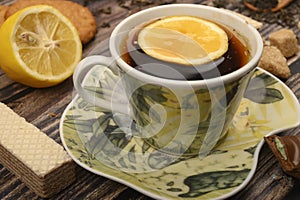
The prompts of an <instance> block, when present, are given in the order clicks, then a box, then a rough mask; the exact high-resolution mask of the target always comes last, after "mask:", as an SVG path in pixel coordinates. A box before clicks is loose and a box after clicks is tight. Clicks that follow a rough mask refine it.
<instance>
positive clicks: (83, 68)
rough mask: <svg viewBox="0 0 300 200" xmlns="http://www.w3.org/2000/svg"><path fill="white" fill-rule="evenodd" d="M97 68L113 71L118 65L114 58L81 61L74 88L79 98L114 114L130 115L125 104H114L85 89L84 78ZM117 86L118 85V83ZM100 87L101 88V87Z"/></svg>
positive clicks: (74, 75) (96, 56) (77, 69)
mask: <svg viewBox="0 0 300 200" xmlns="http://www.w3.org/2000/svg"><path fill="white" fill-rule="evenodd" d="M95 66H97V67H103V68H107V69H109V70H110V71H113V67H115V66H116V64H115V62H114V60H113V58H111V57H105V56H99V55H94V56H89V57H86V58H84V59H83V60H81V61H80V62H79V64H78V65H77V67H76V69H75V72H74V74H73V83H74V87H75V89H76V91H77V93H78V94H79V96H80V97H81V98H83V99H84V100H85V101H87V102H89V103H91V104H92V105H96V106H99V107H102V108H105V109H107V110H109V111H112V112H118V113H122V114H126V115H128V114H129V113H130V111H129V108H128V106H124V104H121V103H117V102H113V103H112V101H108V100H106V99H103V98H101V97H97V96H95V95H93V94H92V93H90V92H88V91H87V90H86V89H84V88H83V86H82V83H83V80H84V78H85V77H86V75H87V74H88V73H89V72H90V71H91V70H92V69H93V68H94V67H95ZM115 84H117V82H116V83H115ZM99 87H101V85H100V86H99ZM124 98H127V97H124Z"/></svg>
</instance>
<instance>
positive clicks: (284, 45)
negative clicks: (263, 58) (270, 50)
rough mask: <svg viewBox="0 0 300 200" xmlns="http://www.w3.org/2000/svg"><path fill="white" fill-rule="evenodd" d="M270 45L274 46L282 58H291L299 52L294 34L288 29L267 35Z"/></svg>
mask: <svg viewBox="0 0 300 200" xmlns="http://www.w3.org/2000/svg"><path fill="white" fill-rule="evenodd" d="M269 40H270V45H272V46H276V47H277V48H278V49H279V50H280V51H281V53H282V54H283V55H284V57H286V58H288V57H291V56H293V55H294V54H295V53H297V52H298V51H299V46H298V40H297V37H296V35H295V33H294V32H293V31H292V30H289V29H281V30H279V31H276V32H273V33H271V34H270V35H269Z"/></svg>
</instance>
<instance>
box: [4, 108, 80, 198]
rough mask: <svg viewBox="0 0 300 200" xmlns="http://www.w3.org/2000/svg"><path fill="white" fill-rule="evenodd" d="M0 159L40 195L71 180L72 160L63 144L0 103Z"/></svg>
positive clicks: (72, 178)
mask: <svg viewBox="0 0 300 200" xmlns="http://www.w3.org/2000/svg"><path fill="white" fill-rule="evenodd" d="M0 113H1V115H0V163H1V164H2V165H3V166H4V167H6V168H7V169H8V170H10V171H11V172H12V173H14V174H15V175H17V176H18V177H19V178H20V179H21V180H22V181H23V182H24V183H25V184H26V185H27V186H28V187H29V188H30V189H32V190H33V191H34V192H35V193H36V194H38V195H39V196H41V197H50V196H52V195H54V194H56V193H58V192H59V191H61V190H62V189H64V188H65V187H67V186H68V185H69V184H70V183H72V181H74V180H75V164H74V163H73V162H72V160H71V158H70V157H69V156H68V154H67V153H66V151H65V150H64V149H63V147H62V146H61V145H59V144H57V143H56V142H55V141H54V140H52V139H51V138H50V137H48V136H47V135H46V134H44V133H43V132H41V131H40V130H39V129H38V128H36V127H35V126H34V125H32V124H30V123H28V122H26V121H25V119H24V118H22V117H20V116H19V115H17V114H16V113H15V112H14V111H13V110H11V109H10V108H9V107H7V106H6V105H4V104H3V103H0Z"/></svg>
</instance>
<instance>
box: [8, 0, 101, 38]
mask: <svg viewBox="0 0 300 200" xmlns="http://www.w3.org/2000/svg"><path fill="white" fill-rule="evenodd" d="M41 4H43V5H49V6H53V7H54V8H56V9H58V10H59V11H60V12H61V13H62V14H63V15H65V16H66V17H67V18H68V19H69V20H70V21H71V22H72V23H73V24H74V26H75V27H76V29H77V31H78V34H79V37H80V40H81V42H82V43H83V44H85V43H87V42H89V41H90V40H91V39H92V38H93V37H94V36H95V34H96V32H97V23H96V19H95V18H94V16H93V14H92V13H91V11H90V10H89V9H88V8H87V7H84V6H82V5H80V4H78V3H75V2H71V1H65V0H61V1H57V0H56V1H54V0H19V1H16V2H15V3H13V4H12V5H11V6H9V8H8V10H7V12H6V15H5V18H8V17H9V16H11V15H13V14H14V13H15V12H17V11H19V10H21V9H23V8H26V7H29V6H34V5H41Z"/></svg>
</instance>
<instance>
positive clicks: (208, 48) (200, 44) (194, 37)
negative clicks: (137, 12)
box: [138, 16, 228, 65]
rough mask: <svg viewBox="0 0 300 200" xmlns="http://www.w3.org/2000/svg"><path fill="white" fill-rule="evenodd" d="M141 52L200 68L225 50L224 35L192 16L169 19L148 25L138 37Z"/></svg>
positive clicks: (210, 24)
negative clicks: (199, 66)
mask: <svg viewBox="0 0 300 200" xmlns="http://www.w3.org/2000/svg"><path fill="white" fill-rule="evenodd" d="M138 44H139V46H140V47H141V48H142V50H143V51H144V52H145V53H146V54H148V55H150V56H152V57H154V58H157V59H160V60H163V61H167V62H174V63H179V64H184V65H201V64H204V63H207V62H210V61H212V60H215V59H217V58H220V57H221V56H222V55H223V54H224V53H225V52H226V51H227V50H228V37H227V34H226V32H225V31H224V30H223V29H222V28H221V27H220V26H218V25H217V24H215V23H213V22H210V21H208V20H205V19H202V18H198V17H194V16H169V17H164V18H161V19H158V20H156V21H154V22H152V23H149V24H147V25H146V26H145V27H144V28H142V30H141V31H140V33H139V35H138Z"/></svg>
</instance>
